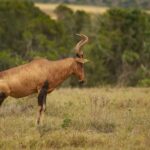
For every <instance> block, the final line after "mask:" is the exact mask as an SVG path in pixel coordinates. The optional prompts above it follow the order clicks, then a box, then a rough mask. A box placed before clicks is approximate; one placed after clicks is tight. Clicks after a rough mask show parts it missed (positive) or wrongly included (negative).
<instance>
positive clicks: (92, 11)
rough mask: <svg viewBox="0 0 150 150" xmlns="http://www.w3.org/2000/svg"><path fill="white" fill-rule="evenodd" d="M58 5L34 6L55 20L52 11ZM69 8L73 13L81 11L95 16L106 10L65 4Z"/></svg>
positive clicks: (38, 4) (40, 4)
mask: <svg viewBox="0 0 150 150" xmlns="http://www.w3.org/2000/svg"><path fill="white" fill-rule="evenodd" d="M58 5H59V4H50V3H49V4H43V3H36V4H35V6H36V7H39V8H40V9H41V10H42V11H44V12H45V13H46V14H48V15H50V16H51V17H52V18H54V19H55V18H56V16H55V14H54V10H55V9H56V7H57V6H58ZM66 6H68V7H69V8H71V9H72V10H73V11H77V10H83V11H86V12H87V13H90V14H97V13H100V14H102V13H104V12H106V11H107V10H108V8H107V7H96V6H85V5H84V6H83V5H71V4H66Z"/></svg>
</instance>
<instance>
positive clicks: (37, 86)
mask: <svg viewBox="0 0 150 150" xmlns="http://www.w3.org/2000/svg"><path fill="white" fill-rule="evenodd" d="M77 35H79V36H80V37H81V40H80V41H79V42H78V43H77V45H76V46H75V53H76V56H75V57H74V58H65V59H62V60H57V61H49V60H47V59H36V60H33V61H31V62H30V63H27V64H24V65H20V66H18V67H14V68H11V69H8V70H5V71H2V72H0V106H1V104H2V102H3V101H4V100H5V98H7V97H8V96H11V97H14V98H21V97H25V96H28V95H30V94H33V93H38V106H39V110H38V118H37V123H38V124H39V123H40V118H41V114H42V112H43V111H45V109H46V96H47V94H48V93H50V92H52V91H53V90H54V89H55V88H56V87H57V86H58V85H60V84H61V83H62V82H63V81H64V80H65V79H66V78H68V77H69V76H70V75H75V76H76V77H77V78H78V79H79V82H80V83H83V82H84V78H85V77H84V67H83V64H84V63H85V59H84V58H83V51H82V50H81V48H82V47H83V46H84V45H85V44H86V43H87V42H88V37H87V36H85V35H83V34H77Z"/></svg>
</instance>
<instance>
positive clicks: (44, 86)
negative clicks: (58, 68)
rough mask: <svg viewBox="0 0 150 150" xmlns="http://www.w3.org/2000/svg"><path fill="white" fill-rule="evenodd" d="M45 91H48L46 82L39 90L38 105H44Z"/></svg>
mask: <svg viewBox="0 0 150 150" xmlns="http://www.w3.org/2000/svg"><path fill="white" fill-rule="evenodd" d="M47 90H48V81H46V82H45V83H44V85H43V87H42V89H41V90H40V93H39V95H38V105H40V106H41V105H43V104H44V103H45V104H46V96H47Z"/></svg>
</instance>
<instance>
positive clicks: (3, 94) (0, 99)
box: [0, 92, 7, 106]
mask: <svg viewBox="0 0 150 150" xmlns="http://www.w3.org/2000/svg"><path fill="white" fill-rule="evenodd" d="M6 97H7V96H6V95H5V93H3V92H1V93H0V106H1V105H2V103H3V101H4V100H5V98H6Z"/></svg>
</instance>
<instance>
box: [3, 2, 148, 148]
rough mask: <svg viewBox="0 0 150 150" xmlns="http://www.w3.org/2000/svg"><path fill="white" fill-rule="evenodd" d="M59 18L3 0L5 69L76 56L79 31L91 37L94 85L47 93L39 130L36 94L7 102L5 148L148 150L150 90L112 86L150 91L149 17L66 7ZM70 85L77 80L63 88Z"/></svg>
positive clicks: (120, 10)
mask: <svg viewBox="0 0 150 150" xmlns="http://www.w3.org/2000/svg"><path fill="white" fill-rule="evenodd" d="M89 2H90V1H89ZM54 13H55V15H56V17H57V19H55V20H54V19H52V18H51V17H50V16H48V15H46V14H45V13H44V12H42V11H41V10H40V9H39V8H37V7H35V5H34V4H33V3H32V2H29V1H25V0H22V1H21V0H5V1H4V0H0V70H4V69H8V68H11V67H13V66H16V65H20V64H23V63H26V62H28V61H30V60H31V59H33V58H35V57H46V58H48V59H51V60H56V59H62V58H65V57H68V56H69V57H72V56H74V52H73V47H74V45H75V44H76V43H77V41H79V39H78V37H77V36H76V35H75V34H76V33H84V34H86V35H88V36H89V38H90V42H89V44H88V45H86V46H85V47H84V53H85V57H86V58H88V59H89V60H90V62H89V63H88V64H87V65H85V72H86V78H87V84H86V86H87V87H91V88H87V89H86V88H82V89H78V88H74V89H70V88H63V89H58V90H56V91H54V92H53V93H51V94H50V95H48V98H47V110H46V112H45V115H44V116H43V123H42V124H41V125H39V126H36V115H35V114H36V113H37V109H38V108H37V107H38V106H37V95H33V96H29V97H25V98H22V99H19V100H16V99H13V98H10V97H9V98H7V99H6V100H5V101H4V103H3V104H2V106H1V107H0V149H1V150H7V149H9V150H11V149H33V150H34V149H36V150H38V149H44V150H46V149H47V150H55V149H61V150H85V149H86V150H91V149H92V150H99V149H102V150H116V149H117V150H118V149H120V150H148V149H149V147H150V142H149V139H150V134H149V133H150V117H149V114H150V101H149V100H150V99H149V97H150V92H149V88H137V87H136V88H129V87H128V88H123V87H122V88H117V87H116V88H110V87H109V86H108V85H121V86H145V87H149V86H150V63H149V61H150V15H149V14H148V13H146V12H144V11H141V10H138V9H123V8H112V9H109V10H108V11H107V12H105V13H103V14H88V13H87V12H84V11H79V10H78V11H73V10H72V9H70V8H68V7H66V6H65V5H59V6H58V7H57V8H56V9H55V12H54ZM70 85H71V86H76V80H74V79H72V78H71V79H70V80H68V81H67V82H66V83H65V84H64V86H70ZM103 85H107V86H106V87H105V88H96V87H99V86H103ZM93 87H95V88H93Z"/></svg>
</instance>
